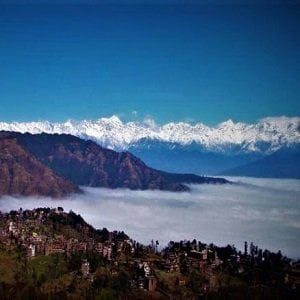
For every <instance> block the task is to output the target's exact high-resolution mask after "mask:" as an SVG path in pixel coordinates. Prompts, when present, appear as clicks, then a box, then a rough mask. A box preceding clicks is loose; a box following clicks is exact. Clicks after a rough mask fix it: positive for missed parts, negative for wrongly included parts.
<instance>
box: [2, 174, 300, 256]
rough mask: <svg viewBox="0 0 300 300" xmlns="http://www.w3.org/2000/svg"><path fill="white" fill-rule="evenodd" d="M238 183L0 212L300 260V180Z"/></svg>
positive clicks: (32, 201)
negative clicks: (36, 212)
mask: <svg viewBox="0 0 300 300" xmlns="http://www.w3.org/2000/svg"><path fill="white" fill-rule="evenodd" d="M234 180H235V181H238V182H239V183H238V184H235V185H194V186H192V190H191V192H189V193H173V192H161V191H130V190H124V189H118V190H108V189H100V188H84V190H85V194H84V195H73V196H72V197H70V198H68V199H64V200H53V199H49V198H33V197H28V198H14V197H2V198H1V199H0V210H2V211H8V210H11V209H18V208H19V207H22V208H34V207H41V206H43V207H44V206H50V207H56V206H63V207H64V209H65V210H66V211H68V210H70V209H72V210H73V211H75V212H76V213H80V214H81V215H82V216H83V217H84V218H85V220H86V221H87V222H89V223H91V224H92V225H94V226H95V227H96V228H102V227H107V228H108V229H109V230H124V231H125V232H126V233H127V234H129V235H130V236H131V237H132V238H134V239H136V240H138V241H140V242H143V243H146V244H148V243H149V242H150V241H151V239H158V240H159V241H160V242H161V244H162V245H166V244H167V243H168V241H170V240H180V239H193V238H196V239H198V240H201V241H203V242H207V243H210V242H213V243H215V244H217V245H226V244H228V243H229V244H235V245H236V246H237V247H238V248H240V249H241V248H242V245H243V242H244V241H245V240H247V241H249V242H250V241H253V242H254V243H255V244H258V246H260V247H263V248H268V249H270V250H273V251H278V250H279V249H281V250H282V251H283V253H284V254H286V255H289V256H291V257H300V180H282V179H250V178H234Z"/></svg>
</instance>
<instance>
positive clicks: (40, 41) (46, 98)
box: [0, 0, 300, 125]
mask: <svg viewBox="0 0 300 300" xmlns="http://www.w3.org/2000/svg"><path fill="white" fill-rule="evenodd" d="M4 2H5V1H2V0H0V121H31V120H45V119H47V120H50V121H64V120H66V119H68V118H72V119H78V120H80V119H94V118H98V117H101V116H110V115H112V114H119V115H120V116H121V117H123V118H125V119H126V118H127V119H131V118H132V117H133V116H132V115H131V112H132V111H137V112H138V114H137V117H136V118H143V117H144V116H145V115H151V116H152V117H154V118H155V119H156V120H157V121H158V122H159V123H164V122H168V121H179V120H187V119H191V120H194V121H202V122H204V123H207V124H209V125H211V124H216V123H218V122H220V121H224V120H226V119H228V118H232V119H233V120H235V121H246V122H252V121H255V120H257V119H259V118H262V117H265V116H278V115H287V116H296V115H298V116H299V115H300V6H298V5H292V6H278V5H270V4H269V5H244V6H234V5H229V4H227V5H191V6H187V5H173V6H172V5H168V6H165V5H147V6H142V5H118V6H117V5H115V6H111V5H109V6H107V5H69V6H66V5H57V6H55V5H52V6H50V5H37V6H30V5H21V6H20V5H11V6H8V5H5V4H1V3H4ZM6 2H7V1H6ZM23 2H24V1H23ZM43 2H45V1H43ZM66 2H72V1H66ZM78 2H81V1H78ZM90 2H97V1H90ZM112 2H116V3H117V2H118V1H112ZM123 2H128V1H123ZM130 2H137V1H130ZM148 2H149V3H151V2H152V3H154V2H157V1H150V0H149V1H148ZM167 2H169V3H170V2H172V1H168V0H166V3H167ZM179 2H181V1H178V3H179ZM196 2H197V1H193V0H190V3H196ZM204 2H205V1H204ZM207 2H210V3H217V1H207ZM248 2H249V1H248ZM250 2H256V1H250ZM267 2H268V3H270V2H272V1H267Z"/></svg>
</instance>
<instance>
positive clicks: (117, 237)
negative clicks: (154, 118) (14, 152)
mask: <svg viewBox="0 0 300 300" xmlns="http://www.w3.org/2000/svg"><path fill="white" fill-rule="evenodd" d="M158 243H159V242H158V241H157V243H154V241H152V243H151V244H150V245H147V246H146V245H142V244H140V243H139V242H137V241H134V240H132V239H130V237H128V236H127V235H126V233H124V232H123V231H108V230H107V229H106V228H103V229H95V228H94V227H92V226H91V225H89V224H88V223H86V222H85V221H84V219H83V218H82V217H81V216H80V215H78V214H76V213H74V212H73V211H70V212H69V213H67V212H64V210H63V208H62V207H58V208H52V209H50V208H46V207H45V208H36V209H33V210H23V209H21V208H20V209H19V210H18V211H10V212H9V213H5V212H1V211H0V270H1V272H0V283H1V284H0V299H1V300H11V299H36V300H44V299H90V300H99V299H133V300H134V299H136V300H140V299H152V300H153V299H157V300H158V299H161V300H162V299H299V288H300V285H299V283H300V281H299V279H300V278H299V275H300V273H299V262H293V261H292V260H291V259H289V258H287V257H285V256H283V255H282V254H281V252H280V251H278V252H277V253H274V252H271V251H269V250H267V249H265V250H263V249H261V248H259V247H258V246H256V245H254V244H253V243H250V245H249V247H248V243H247V242H245V244H244V251H243V252H242V251H239V250H237V249H236V248H235V247H234V246H231V245H227V246H225V247H224V246H223V247H220V246H216V245H214V244H209V245H207V244H205V243H202V242H200V241H197V240H196V239H194V240H193V241H189V240H186V239H184V240H181V241H178V242H174V241H170V242H169V243H168V246H167V247H165V248H163V249H162V250H161V251H160V250H159V249H157V245H158ZM245 295H246V297H245Z"/></svg>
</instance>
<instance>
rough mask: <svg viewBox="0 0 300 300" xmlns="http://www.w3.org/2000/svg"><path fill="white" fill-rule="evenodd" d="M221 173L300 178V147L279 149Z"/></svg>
mask: <svg viewBox="0 0 300 300" xmlns="http://www.w3.org/2000/svg"><path fill="white" fill-rule="evenodd" d="M220 174H223V175H230V176H251V177H270V178H300V147H299V146H298V147H292V148H286V149H281V150H278V151H277V152H275V153H273V154H270V155H268V156H266V157H263V158H261V159H258V160H256V161H254V162H250V163H246V164H244V165H242V166H238V167H235V168H232V169H229V170H226V171H224V172H221V173H220Z"/></svg>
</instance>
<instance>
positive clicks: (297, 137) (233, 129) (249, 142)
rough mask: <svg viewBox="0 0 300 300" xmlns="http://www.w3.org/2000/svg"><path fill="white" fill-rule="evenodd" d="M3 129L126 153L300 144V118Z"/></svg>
mask: <svg viewBox="0 0 300 300" xmlns="http://www.w3.org/2000/svg"><path fill="white" fill-rule="evenodd" d="M0 130H6V131H16V132H21V133H24V132H29V133H33V134H36V133H42V132H45V133H58V134H62V133H66V134H72V135H75V136H78V137H81V138H85V139H92V140H94V141H96V142H97V143H99V144H100V145H102V146H105V147H108V148H111V149H116V150H124V149H128V148H129V147H132V146H133V145H135V144H137V143H139V142H140V141H142V140H143V141H145V140H151V141H155V140H157V141H159V142H166V143H176V144H180V145H184V146H188V145H190V144H199V145H201V146H202V147H204V148H205V149H207V150H209V151H216V152H220V151H221V152H224V151H226V149H227V148H228V147H236V146H238V147H240V148H241V149H242V150H243V151H247V152H249V151H250V152H260V151H266V152H274V151H276V150H278V149H280V148H281V147H284V146H289V145H291V144H296V143H300V117H293V118H289V117H268V118H264V119H261V120H260V121H259V122H258V123H256V124H246V123H241V122H238V123H234V122H233V121H232V120H227V121H225V122H223V123H220V124H219V125H217V126H215V127H209V126H206V125H204V124H202V123H196V124H191V123H186V122H178V123H174V122H171V123H167V124H164V125H158V124H156V123H155V121H154V120H153V119H149V118H148V119H146V120H144V121H143V122H123V121H122V120H120V118H119V117H117V116H112V117H110V118H100V119H98V120H83V121H79V122H76V121H72V120H68V121H66V122H64V123H51V122H48V121H39V122H25V123H24V122H12V123H5V122H0Z"/></svg>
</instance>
